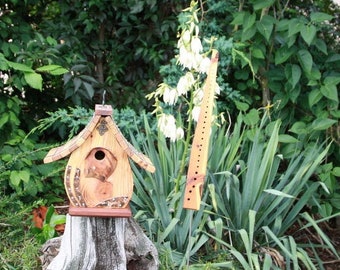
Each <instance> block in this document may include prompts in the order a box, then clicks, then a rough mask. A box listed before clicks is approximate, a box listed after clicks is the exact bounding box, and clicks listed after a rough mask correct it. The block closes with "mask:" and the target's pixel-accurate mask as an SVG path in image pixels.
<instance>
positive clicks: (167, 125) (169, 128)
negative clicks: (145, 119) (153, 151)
mask: <svg viewBox="0 0 340 270" xmlns="http://www.w3.org/2000/svg"><path fill="white" fill-rule="evenodd" d="M158 128H159V129H160V131H161V132H162V133H163V134H164V136H165V137H166V138H170V140H171V141H175V140H176V137H177V128H176V120H175V117H173V116H172V115H170V114H162V115H161V116H160V118H159V120H158Z"/></svg>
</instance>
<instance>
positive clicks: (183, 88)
mask: <svg viewBox="0 0 340 270" xmlns="http://www.w3.org/2000/svg"><path fill="white" fill-rule="evenodd" d="M194 83H195V78H194V76H193V75H192V73H191V72H187V73H186V74H185V75H184V76H182V77H181V78H180V79H179V81H178V83H177V93H178V95H179V96H180V95H185V94H186V93H187V92H188V91H189V90H190V88H191V87H192V85H193V84H194Z"/></svg>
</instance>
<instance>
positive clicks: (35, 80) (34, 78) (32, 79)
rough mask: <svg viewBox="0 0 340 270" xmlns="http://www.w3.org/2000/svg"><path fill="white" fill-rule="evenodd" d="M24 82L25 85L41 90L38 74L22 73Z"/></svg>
mask: <svg viewBox="0 0 340 270" xmlns="http://www.w3.org/2000/svg"><path fill="white" fill-rule="evenodd" d="M24 77H25V80H26V82H27V84H28V85H29V86H30V87H32V88H34V89H38V90H40V91H41V90H42V77H41V75H40V74H38V73H35V72H25V73H24Z"/></svg>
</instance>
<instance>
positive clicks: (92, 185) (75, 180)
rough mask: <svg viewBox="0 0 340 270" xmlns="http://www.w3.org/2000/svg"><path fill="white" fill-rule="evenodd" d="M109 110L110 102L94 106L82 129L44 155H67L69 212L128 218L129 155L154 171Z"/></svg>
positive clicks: (48, 157) (130, 188) (130, 189)
mask: <svg viewBox="0 0 340 270" xmlns="http://www.w3.org/2000/svg"><path fill="white" fill-rule="evenodd" d="M112 112H113V111H112V107H111V106H110V105H96V107H95V113H94V116H93V118H92V119H91V121H90V122H89V123H88V125H87V126H86V127H85V129H83V130H82V131H81V132H80V133H79V134H78V135H77V136H76V137H75V138H73V139H71V140H70V141H68V142H67V143H66V144H64V145H62V146H60V147H57V148H53V149H51V150H50V151H49V152H48V154H47V155H46V157H45V158H44V163H48V162H52V161H56V160H58V159H61V158H63V157H66V156H68V155H70V158H69V161H68V163H67V165H66V170H65V175H64V185H65V189H66V192H67V195H68V198H69V200H70V210H69V214H70V215H76V216H102V217H103V216H106V217H130V216H131V210H130V207H129V201H130V200H131V197H132V192H133V174H132V170H131V167H130V163H129V158H131V159H132V160H133V161H134V162H136V163H137V164H138V165H139V166H140V167H142V168H143V169H145V170H148V171H150V172H154V171H155V167H154V166H153V164H152V162H151V161H150V159H149V158H148V157H146V156H145V155H143V154H142V153H139V152H138V151H137V150H136V149H135V148H134V147H133V146H132V145H131V144H130V143H129V142H128V141H127V140H126V139H125V137H124V136H123V134H122V133H121V131H120V130H119V128H118V126H117V125H116V123H115V121H114V120H113V118H112Z"/></svg>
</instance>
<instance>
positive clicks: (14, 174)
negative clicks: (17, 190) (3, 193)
mask: <svg viewBox="0 0 340 270" xmlns="http://www.w3.org/2000/svg"><path fill="white" fill-rule="evenodd" d="M9 180H10V181H11V184H12V185H13V186H15V187H17V186H19V184H20V182H21V178H20V172H19V171H11V174H10V176H9Z"/></svg>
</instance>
